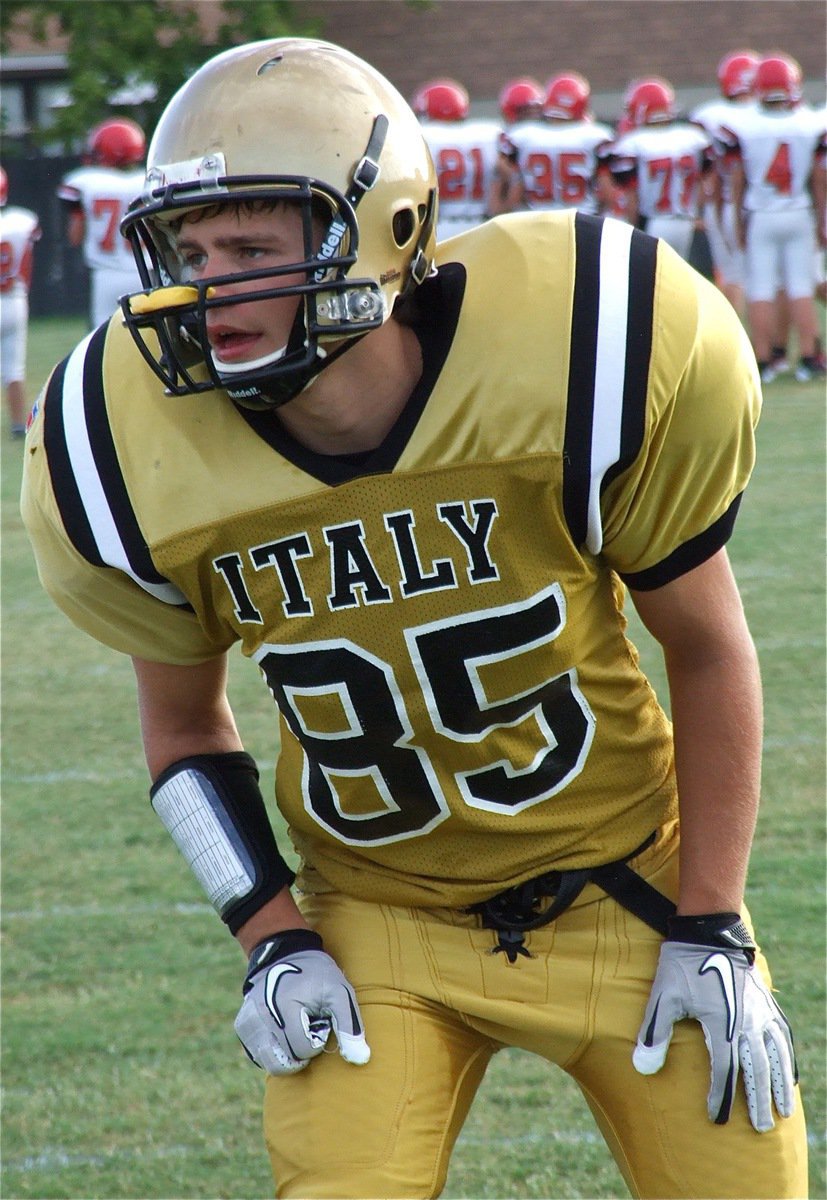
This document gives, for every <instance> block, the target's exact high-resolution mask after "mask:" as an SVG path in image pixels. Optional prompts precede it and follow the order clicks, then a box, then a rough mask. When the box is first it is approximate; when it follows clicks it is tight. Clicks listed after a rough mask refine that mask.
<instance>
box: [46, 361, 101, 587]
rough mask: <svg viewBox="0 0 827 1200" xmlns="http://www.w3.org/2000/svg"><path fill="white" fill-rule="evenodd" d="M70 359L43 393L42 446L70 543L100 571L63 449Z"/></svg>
mask: <svg viewBox="0 0 827 1200" xmlns="http://www.w3.org/2000/svg"><path fill="white" fill-rule="evenodd" d="M75 353H76V352H75ZM69 357H71V356H68V357H66V358H64V360H63V362H61V363H60V364H59V365H58V366H57V367H55V369H54V371H53V372H52V377H51V379H50V381H49V385H48V387H47V389H46V396H45V399H44V404H43V444H44V446H45V447H46V457H47V459H48V463H49V473H50V475H51V480H52V490H53V491H54V495H55V500H56V501H57V506H58V509H59V511H60V516H61V519H62V521H63V526H64V528H65V530H66V533H67V535H68V537H69V540H70V541H71V543H72V545H73V546H74V547H75V549H76V550H77V552H78V553H79V554H81V555H82V556H83V557H84V558H85V559H86V560H87V562H90V563H92V564H93V566H96V567H103V566H106V564H105V562H104V561H103V559H102V558H101V556H100V554H99V553H98V546H97V543H96V541H95V537H94V534H93V533H92V527H91V525H90V524H89V518H88V517H87V515H86V509H85V508H84V506H83V501H82V500H81V496H80V490H79V488H78V485H77V480H76V479H75V473H74V471H73V470H72V464H71V459H70V457H69V449H68V446H67V445H66V427H65V424H64V413H63V385H64V380H65V377H66V367H67V364H68V362H69Z"/></svg>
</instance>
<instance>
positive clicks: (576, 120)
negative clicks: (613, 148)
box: [507, 71, 612, 213]
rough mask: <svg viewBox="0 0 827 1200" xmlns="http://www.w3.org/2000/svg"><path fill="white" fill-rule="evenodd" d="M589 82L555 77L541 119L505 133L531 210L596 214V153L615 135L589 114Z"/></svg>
mask: <svg viewBox="0 0 827 1200" xmlns="http://www.w3.org/2000/svg"><path fill="white" fill-rule="evenodd" d="M590 103H591V88H590V85H589V81H588V80H587V79H586V78H585V77H584V76H583V75H580V74H579V73H578V72H577V71H563V72H560V73H559V74H557V75H554V76H553V77H552V78H551V79H550V80H549V82H548V84H547V85H546V90H545V95H544V97H543V110H542V114H541V116H540V117H539V118H537V119H535V120H530V121H523V122H521V123H519V124H518V125H515V126H514V127H513V128H512V129H510V130H509V131H508V133H507V137H508V140H509V142H510V144H511V145H512V146H513V147H514V151H515V153H516V160H517V162H518V164H519V167H520V170H521V172H522V176H523V184H524V188H525V203H526V206H527V207H528V208H531V209H535V210H543V209H558V210H559V209H577V210H578V211H579V212H588V213H596V212H597V210H598V201H597V197H596V195H595V179H596V175H597V149H598V147H599V146H601V145H603V144H605V143H608V142H610V141H611V138H612V131H611V129H610V128H609V126H608V125H602V124H599V123H598V122H596V121H595V120H594V117H593V115H592V112H591V107H590Z"/></svg>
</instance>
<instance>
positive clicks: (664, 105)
mask: <svg viewBox="0 0 827 1200" xmlns="http://www.w3.org/2000/svg"><path fill="white" fill-rule="evenodd" d="M625 107H626V113H627V115H628V116H629V117H630V119H631V121H632V123H633V124H634V125H635V126H636V127H637V126H640V125H659V124H663V123H665V122H666V121H673V120H674V119H675V91H674V88H673V87H672V85H671V83H668V82H667V80H665V79H654V78H653V79H639V80H637V81H636V82H635V83H632V84H630V85H629V88H628V90H627V92H626V97H625Z"/></svg>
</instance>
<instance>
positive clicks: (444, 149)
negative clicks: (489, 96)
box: [422, 119, 501, 241]
mask: <svg viewBox="0 0 827 1200" xmlns="http://www.w3.org/2000/svg"><path fill="white" fill-rule="evenodd" d="M422 133H423V135H424V137H425V141H426V142H427V143H428V148H429V150H430V151H431V157H432V158H433V160H434V166H435V167H436V174H437V181H438V185H439V216H438V223H437V238H438V239H439V240H440V241H442V240H444V239H445V238H446V237H452V236H453V235H454V234H455V233H461V232H462V231H463V230H465V229H470V228H472V226H474V225H479V224H480V223H481V222H482V221H483V220H484V219H485V216H486V213H487V211H488V194H489V191H490V189H491V182H492V180H493V177H494V169H495V167H496V164H497V155H498V153H499V138H500V133H501V127H500V125H498V124H497V122H496V121H487V120H481V119H480V120H476V119H473V120H468V121H423V122H422Z"/></svg>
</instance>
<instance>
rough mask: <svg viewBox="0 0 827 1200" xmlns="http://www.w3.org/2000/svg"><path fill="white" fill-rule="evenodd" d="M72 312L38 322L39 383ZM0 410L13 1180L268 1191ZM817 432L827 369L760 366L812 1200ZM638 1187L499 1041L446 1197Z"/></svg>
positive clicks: (116, 681)
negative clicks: (36, 544)
mask: <svg viewBox="0 0 827 1200" xmlns="http://www.w3.org/2000/svg"><path fill="white" fill-rule="evenodd" d="M82 332H83V330H82V328H81V326H80V324H79V323H78V322H69V321H58V320H40V321H36V322H34V323H33V326H32V328H31V333H30V364H31V365H30V391H31V395H32V396H34V394H35V392H36V390H37V387H38V386H39V384H40V383H41V382H42V381H43V379H44V377H45V375H46V372H47V370H48V367H49V366H50V365H51V364H52V362H54V361H55V360H56V359H57V358H58V357H60V356H62V354H63V353H65V352H66V350H67V349H69V348H70V347H71V346H72V345H73V344H74V342H75V341H76V340H77V339H78V338H79V337H80V336H81V335H82ZM3 429H4V433H3V438H2V506H3V511H2V535H3V542H2V555H3V557H2V617H3V627H2V632H3V640H2V649H3V690H2V732H3V776H2V782H3V809H2V852H3V858H2V866H3V872H2V919H3V956H2V987H3V1009H2V1016H3V1021H2V1081H3V1093H4V1095H3V1107H2V1195H3V1196H4V1197H6V1198H11V1197H39V1198H47V1197H59V1198H64V1200H68V1198H103V1197H112V1198H114V1197H145V1198H150V1197H161V1198H166V1200H170V1198H172V1197H200V1198H202V1200H206V1198H211V1197H212V1198H218V1197H233V1198H238V1200H240V1198H242V1197H244V1198H247V1197H263V1196H267V1195H271V1194H272V1181H271V1178H270V1174H269V1168H268V1164H267V1161H266V1156H265V1154H264V1150H263V1144H262V1139H261V1134H260V1087H261V1078H260V1076H259V1075H258V1074H257V1073H256V1072H254V1071H253V1070H252V1068H251V1067H250V1066H249V1064H248V1063H247V1061H246V1059H245V1058H244V1056H243V1053H242V1051H241V1050H240V1048H239V1046H238V1044H237V1042H236V1041H235V1037H234V1035H233V1032H232V1020H233V1017H234V1015H235V1011H236V1008H237V1004H238V996H239V991H238V989H239V979H240V974H241V970H242V960H241V957H240V955H239V953H238V951H237V950H236V948H235V946H234V945H233V943H232V941H231V940H230V939H229V938H228V937H227V936H226V935H225V934H223V932H222V930H221V929H220V927H219V926H218V923H217V921H216V918H215V916H214V914H213V913H212V910H211V909H210V908H209V907H208V906H207V904H206V902H205V901H204V900H203V897H202V895H201V893H200V891H199V890H198V887H197V884H196V883H195V881H194V879H192V877H191V876H190V874H189V872H188V871H187V870H186V868H185V867H184V865H183V864H182V862H181V861H180V858H179V856H178V854H177V851H176V850H175V848H174V846H173V845H172V842H171V840H170V839H169V838H168V836H167V835H166V833H165V832H164V830H163V828H162V826H161V824H160V822H159V821H158V820H157V819H156V818H155V817H154V816H153V815H152V813H151V811H150V808H149V803H148V799H147V778H146V773H145V768H144V763H143V757H142V753H141V749H140V745H139V740H138V734H137V718H136V712H135V702H134V697H133V687H132V676H131V670H130V668H129V664H128V663H127V662H126V660H123V659H121V658H119V657H118V656H117V655H115V654H114V653H112V652H110V651H107V650H105V649H103V648H102V647H99V646H97V645H96V644H95V643H93V642H92V641H90V640H89V639H88V638H86V637H84V636H82V635H81V634H80V633H78V632H77V631H76V630H74V629H73V628H72V627H71V626H70V625H69V624H68V623H67V622H66V621H65V619H64V618H63V617H61V616H60V615H59V614H58V613H57V611H56V610H55V609H54V608H53V606H52V605H51V602H50V601H49V600H48V599H47V597H46V596H45V594H44V593H43V592H42V591H41V589H40V587H39V585H38V582H37V578H36V575H35V571H34V568H33V564H32V559H31V556H30V553H29V549H28V543H27V541H26V538H25V534H24V532H23V528H22V524H21V520H20V517H19V514H18V509H17V496H18V490H19V484H20V470H21V461H22V455H23V447H22V445H21V443H20V442H12V441H10V440H9V438H8V435H7V434H6V433H5V421H4V424H3ZM824 448H825V428H824V394H823V387H822V385H816V384H811V385H806V386H802V385H796V384H795V383H793V382H789V381H786V380H783V379H782V380H780V381H778V382H776V383H774V384H772V385H771V386H770V387H768V388H767V389H766V405H765V411H764V417H763V420H762V424H761V427H760V462H759V466H758V469H757V471H756V475H755V479H754V483H753V486H752V488H751V489H750V492H749V493H748V497H747V499H746V500H745V503H744V506H743V509H742V513H741V517H740V520H739V524H738V528H737V531H736V535H735V538H734V540H733V543H732V546H731V553H732V557H733V561H734V564H735V569H736V573H737V575H738V577H739V580H740V583H741V587H742V590H743V594H744V599H745V603H746V607H747V611H748V615H749V618H750V622H751V625H752V628H753V631H754V634H755V638H756V642H757V644H758V649H759V653H760V656H761V660H762V667H763V673H764V679H765V686H766V724H767V730H766V753H765V784H764V799H763V808H762V813H761V819H760V825H759V831H758V835H757V840H756V846H755V853H754V858H753V866H752V871H751V876H750V883H749V893H748V900H749V904H750V907H751V910H752V912H753V915H754V917H755V919H756V922H757V924H758V928H759V930H760V931H761V937H762V943H763V946H764V948H765V949H766V951H767V953H768V954H769V956H770V959H771V962H772V965H773V970H774V975H775V981H776V984H777V987H778V989H779V998H780V1001H781V1003H782V1005H783V1006H784V1008H785V1009H786V1011H787V1014H788V1016H789V1017H790V1019H791V1021H792V1023H793V1026H794V1028H795V1031H796V1035H797V1046H798V1051H799V1056H800V1061H801V1070H802V1083H803V1089H804V1096H805V1102H806V1105H807V1108H808V1113H809V1122H810V1144H811V1163H812V1167H811V1177H812V1195H813V1196H814V1197H824V1196H825V1195H826V1194H827V1192H826V1191H825V1187H826V1186H827V1177H826V1176H825V1136H824V1131H825V1041H824V1017H825V995H824V991H825V989H824V982H825V907H824V882H825V853H824V836H825V792H824V784H825V762H824V740H825V736H824V735H825V730H824V715H825V656H824V629H825V592H824ZM634 630H635V636H636V640H638V641H639V644H640V645H641V650H642V653H643V657H644V662H646V663H647V664H648V665H649V667H650V670H651V672H652V674H653V676H654V678H655V680H656V681H661V680H662V675H661V673H660V671H659V669H658V666H657V661H656V656H655V655H654V654H653V651H652V648H651V646H650V645H649V644H648V642H647V641H646V638H645V636H644V635H643V634H642V632H641V631H640V628H639V626H638V625H635V626H634ZM232 698H233V701H234V704H235V708H236V711H237V713H238V714H239V719H240V724H241V731H242V735H243V737H244V739H245V741H246V743H247V745H248V747H249V749H250V750H251V752H252V753H253V754H255V755H256V757H257V758H258V759H259V762H260V764H261V765H262V767H263V769H264V772H263V773H264V775H265V781H264V782H265V792H267V791H268V789H269V790H270V791H271V786H270V785H271V781H272V767H273V729H274V717H273V713H272V708H271V701H270V698H269V696H268V695H267V693H266V689H265V688H263V687H262V685H261V683H260V681H259V679H258V675H257V672H256V671H255V670H254V669H253V668H252V667H251V666H250V665H249V664H247V663H246V662H243V661H241V659H240V656H238V659H237V661H235V662H234V664H233V674H232ZM320 1136H323V1134H320ZM626 1194H627V1193H626V1189H625V1186H624V1184H623V1182H622V1179H621V1177H620V1175H619V1172H618V1171H617V1169H616V1168H615V1166H614V1164H613V1163H612V1161H611V1159H610V1158H609V1156H608V1153H607V1152H606V1150H605V1148H604V1146H603V1144H602V1142H601V1140H600V1139H599V1137H598V1136H597V1134H596V1132H595V1129H594V1126H593V1124H592V1121H591V1118H590V1116H589V1115H588V1112H587V1110H586V1107H585V1104H584V1103H583V1101H582V1100H581V1099H580V1097H579V1094H578V1093H577V1091H576V1089H575V1088H574V1087H573V1086H572V1085H571V1083H570V1081H569V1080H568V1078H567V1077H566V1076H564V1075H563V1074H562V1073H561V1072H560V1071H557V1070H554V1069H553V1068H551V1067H550V1066H549V1065H548V1064H546V1063H544V1062H542V1061H539V1060H537V1059H532V1058H530V1057H528V1056H526V1055H523V1054H519V1053H510V1052H506V1053H503V1054H501V1055H498V1056H497V1058H496V1059H495V1060H494V1063H493V1065H492V1068H491V1070H490V1072H489V1075H488V1077H487V1078H486V1080H485V1083H484V1085H483V1088H482V1090H481V1092H480V1094H479V1096H478V1098H477V1101H476V1103H475V1106H474V1108H473V1110H472V1113H471V1116H470V1118H469V1121H468V1124H467V1126H466V1128H465V1130H464V1132H463V1134H462V1136H461V1139H460V1141H459V1144H458V1148H457V1151H456V1155H455V1158H454V1162H453V1165H452V1168H451V1173H450V1176H449V1180H448V1185H447V1187H446V1190H445V1196H446V1197H452V1198H459V1197H499V1198H504V1197H547V1198H550V1197H555V1198H564V1197H623V1196H625V1195H626Z"/></svg>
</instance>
